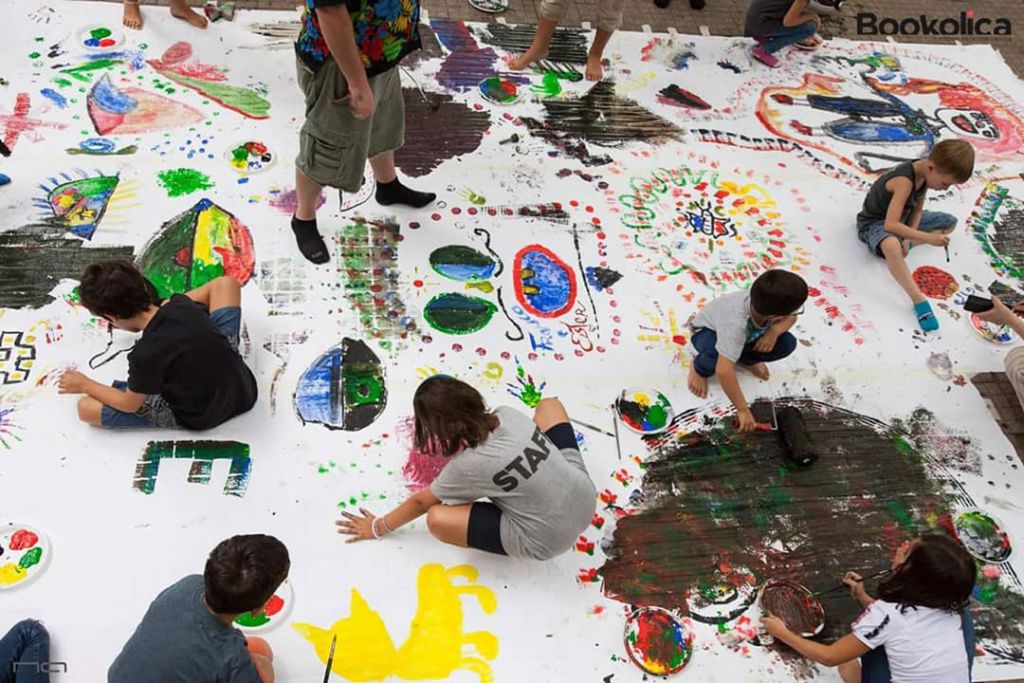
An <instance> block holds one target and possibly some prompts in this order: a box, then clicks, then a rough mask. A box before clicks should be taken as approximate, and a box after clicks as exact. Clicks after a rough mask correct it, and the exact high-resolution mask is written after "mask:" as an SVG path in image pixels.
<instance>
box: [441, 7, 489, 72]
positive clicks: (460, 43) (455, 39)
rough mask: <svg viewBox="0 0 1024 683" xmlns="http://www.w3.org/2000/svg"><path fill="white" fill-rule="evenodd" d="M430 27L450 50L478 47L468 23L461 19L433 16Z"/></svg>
mask: <svg viewBox="0 0 1024 683" xmlns="http://www.w3.org/2000/svg"><path fill="white" fill-rule="evenodd" d="M430 28H432V29H434V34H435V35H436V36H437V40H438V42H440V43H441V45H444V47H445V48H446V49H447V50H448V51H449V52H455V51H457V50H475V49H477V44H476V40H475V39H474V38H473V35H472V34H471V33H470V32H469V28H468V27H467V26H466V24H465V23H463V22H461V21H454V20H452V19H442V18H440V17H431V18H430ZM478 80H479V79H478Z"/></svg>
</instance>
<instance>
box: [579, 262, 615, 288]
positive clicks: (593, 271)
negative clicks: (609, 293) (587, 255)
mask: <svg viewBox="0 0 1024 683" xmlns="http://www.w3.org/2000/svg"><path fill="white" fill-rule="evenodd" d="M621 279H622V273H620V272H619V271H617V270H612V269H611V268H602V267H601V266H592V267H590V268H587V280H588V281H590V283H591V284H593V285H594V289H596V290H597V291H599V292H603V291H604V290H606V289H608V288H609V287H611V286H612V285H614V284H615V283H616V282H618V281H619V280H621Z"/></svg>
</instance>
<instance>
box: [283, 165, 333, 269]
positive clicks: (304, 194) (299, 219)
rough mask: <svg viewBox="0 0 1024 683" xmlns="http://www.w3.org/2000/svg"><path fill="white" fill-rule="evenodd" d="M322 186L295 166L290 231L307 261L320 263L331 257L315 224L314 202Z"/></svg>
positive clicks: (318, 196)
mask: <svg viewBox="0 0 1024 683" xmlns="http://www.w3.org/2000/svg"><path fill="white" fill-rule="evenodd" d="M323 189H324V188H323V186H322V185H320V184H319V183H317V182H316V181H314V180H313V179H312V178H310V177H309V176H307V175H306V174H305V173H303V172H302V171H300V170H299V169H298V167H296V168H295V197H296V199H297V205H296V207H295V215H293V216H292V232H293V233H294V234H295V241H296V243H297V244H298V246H299V251H301V252H302V255H303V256H305V257H306V259H308V260H309V261H311V262H313V263H316V264H321V263H327V261H328V260H329V259H330V258H331V255H330V253H329V252H328V251H327V245H326V244H324V238H323V237H322V236H321V235H320V231H319V230H318V229H317V226H316V204H317V200H319V199H320V193H321V192H323Z"/></svg>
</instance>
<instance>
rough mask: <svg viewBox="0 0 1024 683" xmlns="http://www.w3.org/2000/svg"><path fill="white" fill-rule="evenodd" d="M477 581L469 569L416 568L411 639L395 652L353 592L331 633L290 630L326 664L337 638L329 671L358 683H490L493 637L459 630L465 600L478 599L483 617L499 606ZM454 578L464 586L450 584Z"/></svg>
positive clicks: (495, 647) (316, 629) (377, 618)
mask: <svg viewBox="0 0 1024 683" xmlns="http://www.w3.org/2000/svg"><path fill="white" fill-rule="evenodd" d="M477 578H478V572H477V570H476V569H475V568H474V567H471V566H469V565H458V566H455V567H451V568H450V569H445V567H444V566H443V565H440V564H425V565H423V566H422V567H420V571H419V576H418V578H417V580H416V591H417V606H416V614H415V615H414V616H413V619H412V625H411V626H410V628H409V637H408V638H407V639H406V641H405V642H404V643H403V644H402V646H401V647H400V648H398V650H395V646H394V643H393V642H392V640H391V635H390V634H389V633H388V630H387V627H386V626H385V625H384V621H383V620H382V619H381V617H380V615H379V614H377V612H375V611H374V610H372V609H371V608H370V606H369V605H368V604H367V602H366V601H365V600H364V599H363V597H362V596H361V595H360V594H359V591H357V590H354V589H353V591H352V602H351V607H350V610H349V612H350V614H349V616H347V617H345V618H344V619H340V620H338V621H336V622H335V623H334V625H333V626H332V627H331V628H330V629H322V628H320V627H317V626H313V625H312V624H303V623H298V624H292V626H293V627H294V628H295V630H296V631H298V632H299V634H300V635H302V637H303V638H305V639H306V640H308V641H309V642H310V643H311V644H312V645H313V648H314V649H315V650H316V654H317V657H318V658H319V659H320V661H321V662H323V663H326V662H327V657H328V654H329V653H330V649H331V639H332V638H333V637H334V636H337V639H338V640H337V647H336V649H335V653H334V663H333V664H332V666H331V670H332V671H333V672H334V673H335V674H337V675H339V676H341V677H342V678H345V679H347V680H350V681H355V682H357V683H359V682H361V681H382V680H384V679H386V678H388V677H390V676H397V677H399V678H402V679H405V680H407V681H420V680H438V679H444V678H448V677H449V676H450V675H451V674H452V673H454V672H455V671H460V670H461V671H471V672H473V673H475V674H476V675H477V677H478V678H479V680H480V683H493V681H494V674H493V673H492V672H491V667H490V665H489V664H488V663H487V662H486V661H485V659H494V658H495V657H497V656H498V639H497V637H496V636H495V635H494V634H492V633H488V632H486V631H473V632H470V633H465V632H464V631H463V614H462V597H463V596H465V595H469V596H471V597H473V598H476V600H477V602H478V603H479V604H480V607H481V608H482V609H483V611H484V612H485V613H486V614H491V613H493V612H494V610H495V609H496V608H497V606H498V603H497V599H496V598H495V596H494V591H492V590H491V589H490V588H487V587H485V586H478V585H476V580H477ZM457 579H463V580H464V583H459V584H456V583H454V582H455V580H457ZM467 646H469V647H472V648H475V650H476V653H477V654H478V655H479V656H474V655H472V654H471V655H464V654H463V649H464V648H465V647H467Z"/></svg>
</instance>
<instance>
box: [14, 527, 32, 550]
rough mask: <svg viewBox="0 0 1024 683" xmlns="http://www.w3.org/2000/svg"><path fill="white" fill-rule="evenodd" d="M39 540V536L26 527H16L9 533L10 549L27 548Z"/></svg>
mask: <svg viewBox="0 0 1024 683" xmlns="http://www.w3.org/2000/svg"><path fill="white" fill-rule="evenodd" d="M38 542H39V537H38V536H36V535H35V534H34V533H32V532H31V531H29V530H28V529H18V530H17V531H15V532H14V533H13V534H11V550H28V549H29V548H32V547H34V546H35V544H36V543H38Z"/></svg>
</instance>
